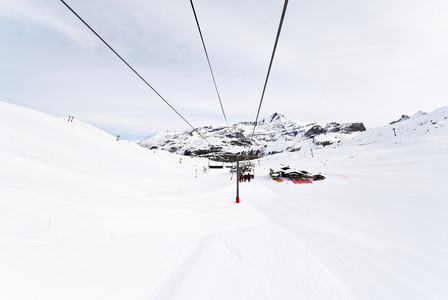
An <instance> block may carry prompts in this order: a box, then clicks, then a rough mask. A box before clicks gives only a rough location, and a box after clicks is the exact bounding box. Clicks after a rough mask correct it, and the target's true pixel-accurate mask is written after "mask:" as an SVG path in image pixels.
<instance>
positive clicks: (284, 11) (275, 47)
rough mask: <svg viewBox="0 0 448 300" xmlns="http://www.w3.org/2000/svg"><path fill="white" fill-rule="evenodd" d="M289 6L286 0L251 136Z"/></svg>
mask: <svg viewBox="0 0 448 300" xmlns="http://www.w3.org/2000/svg"><path fill="white" fill-rule="evenodd" d="M287 6H288V0H285V4H284V5H283V11H282V16H281V18H280V24H279V26H278V30H277V37H276V38H275V43H274V49H273V50H272V55H271V61H270V63H269V68H268V73H267V75H266V80H265V82H264V87H263V93H262V94H261V99H260V105H259V106H258V111H257V117H256V118H255V124H254V130H253V131H252V135H251V138H252V137H253V136H254V133H255V128H256V127H257V123H258V116H259V115H260V109H261V104H262V103H263V98H264V93H265V91H266V86H267V84H268V79H269V74H270V73H271V67H272V62H273V61H274V55H275V50H276V49H277V44H278V39H279V37H280V32H281V30H282V25H283V19H284V18H285V13H286V8H287Z"/></svg>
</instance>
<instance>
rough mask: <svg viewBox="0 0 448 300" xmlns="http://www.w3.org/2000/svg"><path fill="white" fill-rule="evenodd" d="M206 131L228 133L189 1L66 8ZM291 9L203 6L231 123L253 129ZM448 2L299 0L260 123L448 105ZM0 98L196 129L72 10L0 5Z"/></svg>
mask: <svg viewBox="0 0 448 300" xmlns="http://www.w3.org/2000/svg"><path fill="white" fill-rule="evenodd" d="M66 3H67V4H68V5H70V6H71V7H72V8H73V9H74V10H75V11H76V12H77V13H78V14H79V15H80V16H81V17H82V18H83V19H84V20H85V21H86V22H87V23H88V24H89V25H90V26H91V27H93V28H94V29H95V30H96V31H97V32H98V33H99V34H100V35H101V36H102V37H103V38H104V39H105V40H106V41H107V42H108V43H109V44H110V45H111V46H112V47H113V48H114V49H115V50H116V51H117V52H118V53H119V54H120V55H121V56H122V57H123V58H124V59H125V60H127V61H128V63H130V64H131V65H132V66H133V67H134V68H135V69H136V70H137V71H138V72H139V73H140V74H141V75H142V76H143V77H144V78H145V79H146V80H147V81H148V82H149V84H151V85H152V87H153V88H154V89H156V90H157V91H158V92H159V93H160V94H161V95H162V96H163V97H164V98H165V99H166V100H167V101H168V102H170V103H171V105H172V106H173V107H174V108H175V109H176V110H178V111H179V112H180V113H181V114H182V115H183V116H184V117H185V118H186V119H187V120H188V122H190V123H191V124H192V125H193V126H194V127H200V126H205V125H212V126H219V125H225V120H224V117H223V114H222V111H221V107H220V104H219V101H218V97H217V95H216V92H215V88H214V86H213V81H212V78H211V75H210V71H209V68H208V65H207V60H206V57H205V54H204V51H203V48H202V44H201V40H200V36H199V33H198V29H197V26H196V23H195V19H194V15H193V12H192V9H191V5H190V1H189V0H158V1H155V0H95V1H93V0H66ZM283 4H284V1H283V0H213V1H212V0H194V5H195V9H196V13H197V15H198V19H199V22H200V25H201V29H202V33H203V36H204V39H205V43H206V46H207V50H208V54H209V57H210V60H211V64H212V67H213V70H214V73H215V78H216V82H217V85H218V89H219V92H220V95H221V100H222V103H223V106H224V110H225V113H226V115H227V119H228V121H229V124H234V123H237V122H240V121H254V120H255V117H256V114H257V109H258V105H259V101H260V98H261V93H262V89H263V84H264V80H265V77H266V73H267V69H268V65H269V60H270V56H271V53H272V48H273V45H274V41H275V35H276V33H277V28H278V24H279V21H280V16H281V12H282V8H283ZM447 16H448V1H446V0H425V1H422V0H419V1H412V0H384V1H383V0H373V1H367V0H364V1H362V0H301V1H298V0H291V1H289V5H288V9H287V12H286V16H285V21H284V24H283V29H282V33H281V36H280V40H279V44H278V48H277V52H276V56H275V59H274V63H273V67H272V71H271V75H270V79H269V83H268V86H267V90H266V94H265V96H264V101H263V106H262V108H261V112H260V119H261V118H264V117H267V116H269V115H271V114H273V113H274V112H278V113H282V114H284V115H286V116H287V117H288V118H290V119H293V120H296V121H300V122H320V123H327V122H332V121H336V122H341V123H342V122H364V124H365V125H366V127H367V128H373V127H377V126H382V125H386V124H388V123H389V122H391V121H393V120H396V119H398V118H399V117H400V116H401V114H411V115H412V114H414V113H415V112H417V111H419V110H423V111H427V112H430V111H432V110H434V109H437V108H439V107H441V106H444V105H448V97H447V95H448V17H447ZM0 41H1V46H0V67H1V72H0V100H1V101H20V102H22V103H25V104H28V105H30V106H34V107H39V108H43V109H46V110H48V111H53V112H57V113H60V114H62V115H67V116H68V115H72V116H75V118H78V119H80V120H83V121H85V122H88V123H90V124H93V125H95V126H97V127H99V128H101V129H103V130H105V131H107V132H109V133H111V134H113V135H117V134H119V135H121V136H124V137H127V138H130V139H133V138H137V137H145V136H147V135H149V134H151V133H153V132H157V131H164V130H186V129H189V126H188V125H187V124H186V123H185V122H184V121H183V120H182V119H181V118H179V117H178V116H177V115H176V114H175V113H174V112H173V111H172V110H171V108H169V106H168V105H166V104H165V103H164V102H163V101H162V100H161V99H160V98H159V97H158V96H157V95H156V94H155V93H154V92H153V91H152V90H151V89H149V88H148V87H147V86H146V85H145V84H144V83H143V82H142V81H141V80H140V79H139V78H138V77H137V76H136V75H135V74H134V73H133V72H132V71H131V70H130V69H129V68H128V67H127V66H126V65H125V64H124V63H123V62H122V61H120V60H119V59H118V58H117V57H116V56H115V55H114V54H113V53H112V52H111V51H110V50H109V49H108V48H107V47H106V46H105V45H104V44H103V43H102V42H101V41H100V40H99V39H98V38H97V37H96V36H95V35H94V34H93V33H92V32H91V31H90V30H89V29H88V28H87V27H86V26H85V25H84V24H83V23H81V21H79V19H77V18H76V16H75V15H73V14H72V13H71V12H70V11H69V10H68V9H67V8H66V7H65V6H64V5H63V3H62V2H61V1H58V0H0Z"/></svg>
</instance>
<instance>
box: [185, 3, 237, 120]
mask: <svg viewBox="0 0 448 300" xmlns="http://www.w3.org/2000/svg"><path fill="white" fill-rule="evenodd" d="M190 3H191V8H192V9H193V14H194V18H195V19H196V24H197V26H198V30H199V35H200V36H201V41H202V46H203V47H204V51H205V56H206V57H207V62H208V67H209V68H210V73H211V74H212V78H213V83H214V84H215V90H216V94H217V95H218V99H219V104H220V105H221V110H222V114H223V116H224V120H226V124H227V127H229V123H228V122H227V117H226V113H225V112H224V107H223V106H222V101H221V97H220V96H219V92H218V86H217V85H216V80H215V75H214V74H213V69H212V65H211V64H210V59H209V57H208V53H207V48H206V47H205V42H204V38H203V36H202V31H201V26H199V21H198V17H197V15H196V10H195V9H194V5H193V0H190Z"/></svg>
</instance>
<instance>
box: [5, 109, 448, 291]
mask: <svg viewBox="0 0 448 300" xmlns="http://www.w3.org/2000/svg"><path fill="white" fill-rule="evenodd" d="M447 116H448V107H443V108H441V109H439V110H437V111H435V112H433V113H430V114H427V115H419V116H415V117H414V118H411V119H409V120H406V121H403V122H400V123H397V124H393V125H388V126H384V127H380V128H375V129H371V130H368V131H366V132H363V133H361V134H359V135H358V136H356V137H355V138H353V139H351V140H346V141H343V142H341V143H339V144H337V145H334V146H333V145H332V146H330V147H327V148H323V149H314V151H313V154H314V157H311V155H310V151H308V149H302V151H299V152H294V153H284V154H278V155H275V156H270V157H267V158H264V159H260V160H259V161H256V164H257V167H256V170H255V173H256V178H255V180H254V181H252V182H251V183H241V184H240V199H241V203H239V204H236V203H235V196H236V186H235V185H236V184H235V180H234V178H232V177H231V174H230V173H229V172H228V171H227V170H216V169H215V170H209V171H208V172H207V174H205V173H203V171H202V170H203V166H206V165H207V161H206V160H203V159H198V158H187V157H180V156H178V155H174V154H171V153H167V152H163V151H156V152H154V151H151V150H147V149H144V148H141V147H140V146H138V145H136V144H135V143H132V142H128V141H118V142H117V141H116V140H115V137H113V136H111V135H109V134H107V133H105V132H102V131H101V130H98V129H96V128H94V127H92V126H90V125H88V124H85V123H83V122H81V121H79V120H76V119H74V121H73V122H68V121H67V119H65V118H57V117H53V116H48V115H45V114H42V113H39V112H35V111H32V110H28V109H26V108H22V107H19V106H15V105H11V104H7V103H3V102H0V166H1V168H0V191H1V192H0V299H446V298H448V220H447V218H446V215H447V212H448V201H447V199H448V198H447V192H448V187H447V182H448V172H447V169H448V160H447V158H448V123H447ZM393 128H395V132H396V136H395V135H394V132H393V130H392V129H393ZM280 164H285V165H290V166H291V167H295V168H298V169H303V170H307V171H310V172H312V173H313V174H315V173H319V172H321V173H322V174H323V175H325V176H326V177H327V179H326V180H325V181H322V182H314V183H313V184H309V185H295V184H293V183H291V182H282V183H278V182H274V181H272V180H271V179H270V177H269V175H268V174H269V168H270V167H273V168H274V167H275V168H276V167H278V166H279V165H280ZM196 170H197V172H196Z"/></svg>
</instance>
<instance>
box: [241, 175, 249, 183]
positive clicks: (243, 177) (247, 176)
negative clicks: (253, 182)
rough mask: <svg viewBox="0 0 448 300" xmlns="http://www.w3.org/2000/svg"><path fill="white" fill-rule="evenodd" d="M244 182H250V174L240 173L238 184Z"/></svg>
mask: <svg viewBox="0 0 448 300" xmlns="http://www.w3.org/2000/svg"><path fill="white" fill-rule="evenodd" d="M243 181H244V182H246V181H248V182H250V173H247V174H246V173H244V174H243V173H240V182H243Z"/></svg>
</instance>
